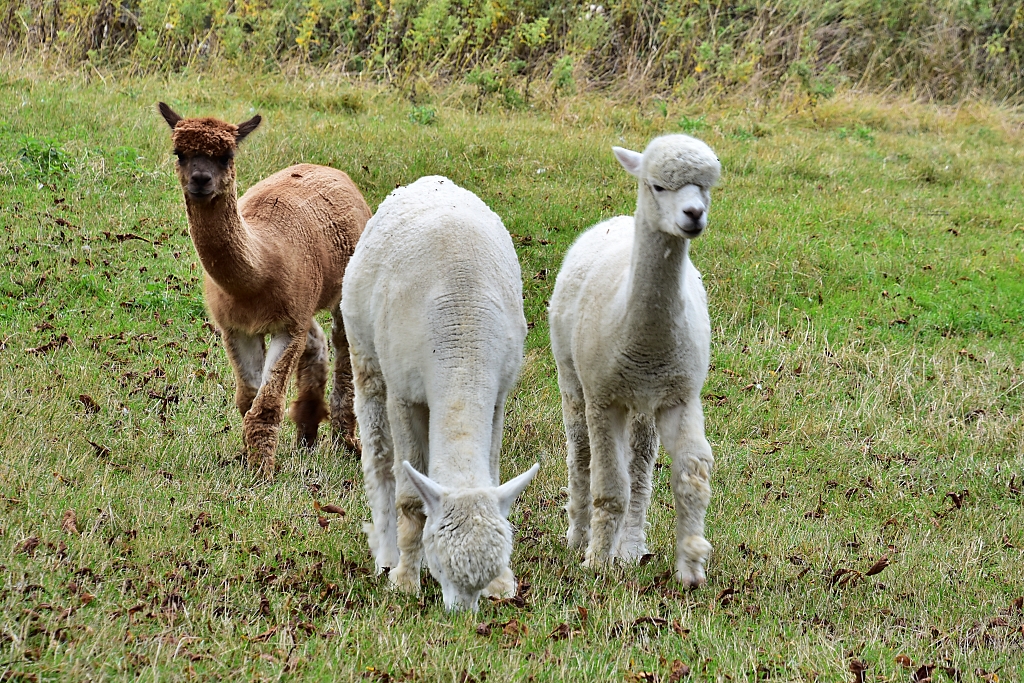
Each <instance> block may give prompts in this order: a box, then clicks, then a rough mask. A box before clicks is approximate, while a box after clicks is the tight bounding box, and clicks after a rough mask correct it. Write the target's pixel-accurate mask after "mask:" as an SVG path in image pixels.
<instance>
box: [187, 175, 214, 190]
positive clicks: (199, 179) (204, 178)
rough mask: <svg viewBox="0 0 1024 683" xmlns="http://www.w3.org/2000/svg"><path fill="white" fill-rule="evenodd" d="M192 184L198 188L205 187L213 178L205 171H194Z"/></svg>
mask: <svg viewBox="0 0 1024 683" xmlns="http://www.w3.org/2000/svg"><path fill="white" fill-rule="evenodd" d="M191 180H192V184H193V185H195V186H196V187H198V188H203V187H206V186H207V185H209V184H210V182H211V181H212V180H213V176H212V175H210V174H209V173H207V172H206V171H196V172H195V173H193V174H192V178H191Z"/></svg>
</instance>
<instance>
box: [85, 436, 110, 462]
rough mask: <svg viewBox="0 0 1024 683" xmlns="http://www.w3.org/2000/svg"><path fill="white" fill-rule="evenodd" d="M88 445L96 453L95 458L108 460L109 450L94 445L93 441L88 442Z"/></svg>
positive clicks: (96, 444)
mask: <svg viewBox="0 0 1024 683" xmlns="http://www.w3.org/2000/svg"><path fill="white" fill-rule="evenodd" d="M86 440H87V441H89V440H88V439H86ZM89 445H90V446H92V449H93V450H94V451H96V457H97V458H109V457H110V449H109V448H107V447H106V446H101V445H100V444H98V443H96V442H95V441H89Z"/></svg>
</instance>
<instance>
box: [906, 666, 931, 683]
mask: <svg viewBox="0 0 1024 683" xmlns="http://www.w3.org/2000/svg"><path fill="white" fill-rule="evenodd" d="M934 670H935V665H934V664H922V665H921V666H919V667H918V669H917V671H915V672H914V673H913V674H911V676H910V683H927V682H928V681H931V680H932V671H934Z"/></svg>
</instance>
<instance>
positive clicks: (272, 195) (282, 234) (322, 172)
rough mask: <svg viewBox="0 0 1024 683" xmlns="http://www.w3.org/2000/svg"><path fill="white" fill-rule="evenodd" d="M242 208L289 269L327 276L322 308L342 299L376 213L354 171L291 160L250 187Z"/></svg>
mask: <svg viewBox="0 0 1024 683" xmlns="http://www.w3.org/2000/svg"><path fill="white" fill-rule="evenodd" d="M238 212H239V214H241V216H242V218H243V219H244V220H245V222H246V223H247V225H248V227H249V229H250V230H252V231H253V232H254V233H256V235H258V236H259V239H260V240H261V241H263V242H264V243H265V244H270V245H275V247H276V251H277V252H278V253H277V254H276V256H277V258H278V259H280V267H281V268H283V269H284V272H286V273H291V272H295V274H296V275H297V276H302V275H303V274H304V272H305V271H306V270H308V269H310V268H313V269H316V270H317V271H318V272H317V273H316V274H315V275H317V276H319V277H313V278H311V279H312V280H314V281H315V280H318V279H320V278H322V285H321V288H320V290H321V291H320V292H317V293H316V295H317V306H316V308H317V310H323V309H330V308H333V307H334V306H336V305H337V303H338V300H339V298H340V296H341V281H342V277H343V275H344V272H345V266H346V264H347V263H348V260H349V258H350V257H351V255H352V252H353V251H355V247H356V243H357V242H358V241H359V237H360V235H361V234H362V232H363V227H364V226H365V225H366V222H367V221H368V220H369V218H370V216H371V215H372V213H373V212H372V211H370V207H369V206H368V205H367V203H366V201H365V200H364V199H363V196H362V194H361V193H360V192H359V188H357V187H356V185H355V183H353V182H352V179H351V178H349V177H348V174H346V173H345V172H343V171H339V170H338V169H335V168H330V167H328V166H317V165H315V164H297V165H295V166H289V167H288V168H285V169H282V170H280V171H278V172H277V173H274V174H273V175H271V176H268V177H267V178H264V179H263V180H261V181H260V182H258V183H256V184H255V185H253V186H252V187H251V188H249V190H248V191H247V192H246V193H245V194H244V195H243V196H242V197H241V198H240V199H239V201H238ZM282 274H284V273H282Z"/></svg>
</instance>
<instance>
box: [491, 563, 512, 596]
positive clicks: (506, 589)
mask: <svg viewBox="0 0 1024 683" xmlns="http://www.w3.org/2000/svg"><path fill="white" fill-rule="evenodd" d="M516 586H517V584H516V576H515V574H513V573H512V569H511V568H509V567H505V568H503V569H502V570H501V573H500V574H498V575H497V576H496V577H494V580H492V581H491V582H490V583H489V584H487V588H485V589H484V591H483V596H484V597H485V598H489V597H495V598H514V597H515V595H516Z"/></svg>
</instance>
